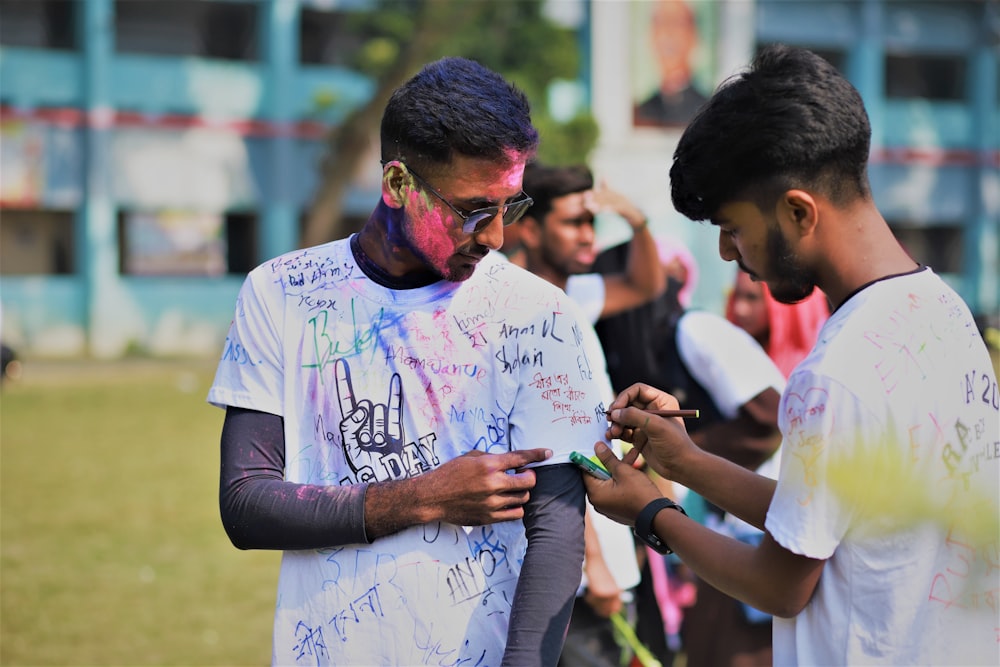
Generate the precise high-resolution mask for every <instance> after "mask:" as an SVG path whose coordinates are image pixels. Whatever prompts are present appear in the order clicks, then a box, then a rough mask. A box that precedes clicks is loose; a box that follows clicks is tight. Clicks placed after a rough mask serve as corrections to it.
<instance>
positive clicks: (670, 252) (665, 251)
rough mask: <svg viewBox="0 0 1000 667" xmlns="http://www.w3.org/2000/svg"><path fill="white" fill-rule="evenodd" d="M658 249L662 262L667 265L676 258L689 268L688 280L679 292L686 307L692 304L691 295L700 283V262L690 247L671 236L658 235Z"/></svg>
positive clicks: (678, 295) (678, 296)
mask: <svg viewBox="0 0 1000 667" xmlns="http://www.w3.org/2000/svg"><path fill="white" fill-rule="evenodd" d="M656 249H657V251H659V254H660V263H661V264H663V265H664V266H666V265H667V264H670V263H671V262H672V261H674V260H675V259H676V260H678V261H679V262H680V263H681V264H682V265H683V266H684V268H685V269H686V270H687V280H686V281H685V282H684V286H683V287H681V289H680V291H679V292H678V294H677V299H678V301H680V302H681V305H682V306H684V307H685V308H688V307H690V306H691V295H692V294H693V293H694V288H695V287H697V285H698V262H697V261H696V260H695V258H694V255H692V254H691V251H690V250H688V247H687V246H686V245H684V244H683V243H681V242H680V241H678V240H677V239H674V238H671V237H669V236H657V237H656Z"/></svg>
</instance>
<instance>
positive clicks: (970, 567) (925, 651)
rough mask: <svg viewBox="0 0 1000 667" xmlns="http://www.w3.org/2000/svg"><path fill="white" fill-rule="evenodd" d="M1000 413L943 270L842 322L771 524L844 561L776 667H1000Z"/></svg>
mask: <svg viewBox="0 0 1000 667" xmlns="http://www.w3.org/2000/svg"><path fill="white" fill-rule="evenodd" d="M998 409H1000V396H998V390H997V381H996V377H995V375H994V371H993V367H992V363H991V360H990V357H989V355H988V353H987V350H986V347H985V345H984V343H983V340H982V338H981V337H980V335H979V332H978V330H977V328H976V325H975V323H974V321H973V319H972V316H971V314H970V313H969V310H968V308H967V306H966V305H965V304H964V303H963V302H962V301H961V299H960V298H959V297H958V295H957V294H956V293H955V292H954V291H953V290H952V289H951V288H950V287H948V286H947V285H946V284H945V283H944V282H943V281H942V280H940V278H938V277H937V276H936V275H934V273H933V272H932V271H931V270H930V269H924V270H922V271H920V272H916V273H912V274H907V275H903V276H898V277H894V278H889V279H885V280H882V281H879V282H876V283H873V284H871V285H869V286H868V287H866V288H865V289H863V290H861V291H860V292H858V293H857V294H855V295H853V296H852V297H851V298H850V299H849V300H848V301H847V302H845V303H844V304H843V305H842V306H841V307H840V308H839V309H838V310H837V311H836V312H834V313H833V315H832V316H831V317H830V319H829V321H828V322H827V323H826V324H825V326H824V327H823V329H822V331H821V332H820V336H819V341H818V343H817V345H816V347H815V349H814V350H813V351H812V353H810V355H809V356H808V357H807V358H806V359H805V360H804V361H803V362H802V363H801V364H800V365H799V366H798V367H797V369H796V370H795V372H794V373H793V374H792V376H791V377H790V378H789V382H788V387H787V389H786V391H785V393H784V394H783V396H782V401H781V408H780V410H781V413H780V427H781V431H782V434H783V436H784V442H783V443H782V450H783V456H782V463H781V472H780V475H779V478H778V485H777V490H776V492H775V496H774V499H773V501H772V503H771V506H770V509H769V511H768V515H767V522H766V526H767V529H768V531H769V532H770V533H771V534H772V535H773V536H774V538H775V539H776V540H777V541H778V542H779V543H780V544H781V545H782V546H784V547H785V548H786V549H789V550H790V551H793V552H795V553H798V554H802V555H805V556H809V557H811V558H817V559H828V560H827V563H826V565H825V568H824V570H823V574H822V576H821V577H820V579H819V583H818V586H817V589H816V592H815V594H814V595H813V597H812V599H811V600H810V601H809V603H808V604H807V605H806V607H805V609H804V610H803V611H802V612H801V613H800V614H798V615H797V616H796V617H794V618H791V619H780V618H775V619H774V664H775V665H866V664H882V665H979V664H987V665H997V664H1000V644H998V634H997V633H998V628H1000V612H998V609H1000V607H998V605H1000V536H998V533H1000V523H998V521H997V511H998V507H1000V492H998V480H1000V435H998V430H1000V427H998V424H1000V412H998ZM973 517H979V519H980V521H978V523H974V524H969V523H963V522H964V521H965V520H967V519H970V518H973Z"/></svg>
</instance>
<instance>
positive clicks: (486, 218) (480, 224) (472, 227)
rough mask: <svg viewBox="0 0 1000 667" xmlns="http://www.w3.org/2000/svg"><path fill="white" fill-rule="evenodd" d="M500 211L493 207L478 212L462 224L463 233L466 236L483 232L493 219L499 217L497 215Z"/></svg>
mask: <svg viewBox="0 0 1000 667" xmlns="http://www.w3.org/2000/svg"><path fill="white" fill-rule="evenodd" d="M499 212H500V209H499V208H498V207H496V206H491V207H490V208H484V209H480V210H478V211H476V212H475V213H473V214H472V215H470V216H469V217H468V218H466V219H465V222H464V223H462V231H464V232H465V233H466V234H475V233H476V232H478V231H482V230H483V229H484V228H485V227H486V226H487V225H488V224H490V221H491V220H493V218H495V217H497V213H499Z"/></svg>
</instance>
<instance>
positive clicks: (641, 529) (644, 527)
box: [632, 498, 687, 556]
mask: <svg viewBox="0 0 1000 667" xmlns="http://www.w3.org/2000/svg"><path fill="white" fill-rule="evenodd" d="M668 507H669V508H670V509H675V510H677V511H678V512H680V513H681V514H683V515H684V516H687V512H685V511H684V508H683V507H681V506H680V505H678V504H677V503H675V502H674V501H672V500H671V499H670V498H657V499H656V500H654V501H652V502H650V503H649V504H648V505H646V506H645V507H643V508H642V511H641V512H639V516H637V517H636V519H635V528H633V529H632V532H633V533H635V536H636V537H638V538H639V539H640V540H642V541H643V542H645V543H646V544H648V545H649V546H650V548H652V549H653V550H654V551H656V552H658V553H661V554H663V555H664V556H667V555H670V554H672V553H673V552H674V550H673V549H671V548H670V547H669V546H667V543H666V542H664V541H663V540H661V539H660V538H659V537H657V536H656V533H654V532H653V517H655V516H656V515H657V514H658V513H659V511H660V510H663V509H667V508H668Z"/></svg>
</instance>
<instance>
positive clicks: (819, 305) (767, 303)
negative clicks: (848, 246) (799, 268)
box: [726, 269, 830, 378]
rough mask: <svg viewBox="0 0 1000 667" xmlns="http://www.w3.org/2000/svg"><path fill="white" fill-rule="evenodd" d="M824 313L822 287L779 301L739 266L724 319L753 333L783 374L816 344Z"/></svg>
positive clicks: (827, 308) (827, 309)
mask: <svg viewBox="0 0 1000 667" xmlns="http://www.w3.org/2000/svg"><path fill="white" fill-rule="evenodd" d="M828 317H830V304H829V302H827V299H826V295H825V294H823V292H822V291H820V290H818V289H814V290H813V292H812V294H810V295H809V296H807V297H806V298H805V299H803V300H802V301H798V302H796V303H781V302H780V301H778V300H777V299H775V298H774V297H773V296H771V290H770V289H768V287H767V283H764V282H760V281H756V280H754V279H753V278H752V277H751V276H750V274H749V273H747V272H746V271H743V270H742V269H740V270H738V271H737V272H736V279H735V281H734V283H733V289H732V290H731V291H730V292H729V297H728V298H727V300H726V319H727V320H729V321H730V322H732V323H733V324H735V325H736V326H738V327H740V328H741V329H743V330H744V331H746V332H747V333H748V334H750V335H751V336H753V337H754V339H755V340H756V341H757V342H758V343H760V344H761V346H762V347H763V348H764V350H765V351H767V355H768V356H769V357H771V359H772V360H773V361H774V363H776V364H777V365H778V368H779V369H781V372H782V373H783V374H784V376H785V377H786V378H787V377H788V376H789V375H791V373H792V370H793V369H794V368H795V365H796V364H798V363H799V362H800V361H802V359H804V358H805V356H806V355H807V354H809V350H811V349H812V348H813V345H815V344H816V336H817V335H819V330H820V329H822V328H823V323H824V322H826V320H827V318H828Z"/></svg>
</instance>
